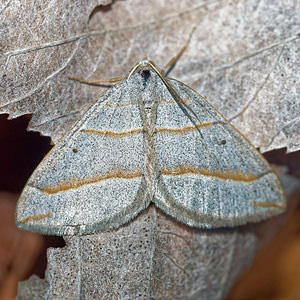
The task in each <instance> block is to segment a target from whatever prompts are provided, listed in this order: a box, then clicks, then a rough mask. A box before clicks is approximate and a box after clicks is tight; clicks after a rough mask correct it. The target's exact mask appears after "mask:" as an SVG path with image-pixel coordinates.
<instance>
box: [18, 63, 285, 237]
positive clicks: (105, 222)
mask: <svg viewBox="0 0 300 300" xmlns="http://www.w3.org/2000/svg"><path fill="white" fill-rule="evenodd" d="M74 149H76V151H74ZM151 201H152V202H154V203H155V204H156V205H157V206H158V207H159V208H161V209H162V210H163V211H164V212H165V213H167V214H169V215H171V216H173V217H174V218H176V219H177V220H178V221H180V222H183V223H184V224H186V225H189V226H194V227H198V228H218V227H226V226H236V225H241V224H246V223H248V222H252V221H253V222H256V221H260V220H263V219H265V218H268V217H270V216H272V215H276V214H279V213H280V212H282V211H283V210H284V207H285V196H284V192H283V190H282V188H281V185H280V182H279V180H278V178H277V176H276V175H275V174H274V173H273V172H272V170H271V168H270V166H269V164H268V163H267V162H266V161H265V160H264V158H263V157H262V156H261V155H260V154H259V152H258V151H257V150H256V149H255V148H254V147H253V146H252V145H251V144H250V143H249V142H248V141H247V140H246V139H245V138H244V137H243V136H242V135H241V134H240V133H239V132H238V131H237V130H236V129H235V128H234V127H232V126H231V125H230V124H229V123H228V122H227V121H226V120H225V119H224V118H223V117H222V116H221V115H220V114H219V113H218V112H217V111H216V110H215V109H214V108H213V107H212V106H211V105H210V104H209V103H208V102H207V101H206V100H205V99H204V98H202V97H201V96H200V95H198V94H197V93H195V92H194V91H193V90H192V89H191V88H189V87H187V86H186V85H184V84H182V83H180V82H178V81H175V80H169V79H167V78H165V77H164V75H163V74H162V73H160V72H159V71H158V69H157V68H156V67H155V66H154V64H153V63H151V62H149V61H148V60H143V61H141V62H140V63H139V64H137V65H136V66H135V68H134V69H133V70H132V71H131V72H130V75H129V76H128V78H127V79H126V80H124V81H122V82H120V83H118V84H116V85H115V86H114V87H112V88H110V89H109V90H107V91H106V92H105V93H103V95H102V96H101V97H100V98H99V99H98V100H97V101H96V102H95V103H93V104H92V105H91V106H90V107H89V109H88V110H87V111H86V112H85V113H84V114H83V115H82V117H81V118H80V119H79V120H78V121H77V122H76V123H75V125H74V126H73V127H72V128H71V129H70V131H68V132H67V134H66V135H65V136H64V137H63V138H62V139H61V141H60V142H59V143H57V145H56V146H55V147H54V148H53V149H52V151H50V153H49V154H48V155H47V156H46V157H45V159H44V160H43V161H42V162H41V163H40V165H39V166H38V168H37V169H36V170H35V172H34V173H33V175H32V176H31V178H30V179H29V181H28V182H27V185H26V186H25V188H24V190H23V192H22V195H21V196H20V199H19V201H18V204H17V210H16V223H17V226H18V227H19V228H22V229H26V230H30V231H36V232H41V233H44V234H54V235H73V234H90V233H94V232H100V231H106V230H110V229H112V228H117V227H119V226H121V225H123V224H125V223H126V222H129V221H130V220H132V219H133V218H134V217H135V216H136V215H137V214H138V213H139V212H140V211H142V210H143V209H145V208H146V207H147V206H148V205H149V203H150V202H151Z"/></svg>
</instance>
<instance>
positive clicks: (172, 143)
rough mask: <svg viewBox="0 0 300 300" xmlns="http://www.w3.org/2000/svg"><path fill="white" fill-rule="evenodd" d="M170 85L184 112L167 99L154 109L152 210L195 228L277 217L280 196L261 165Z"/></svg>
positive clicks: (201, 105) (183, 90)
mask: <svg viewBox="0 0 300 300" xmlns="http://www.w3.org/2000/svg"><path fill="white" fill-rule="evenodd" d="M171 84H172V86H174V90H175V91H176V92H177V93H178V94H179V95H180V97H181V99H182V100H183V101H184V102H185V104H186V105H187V106H188V107H189V108H190V109H189V108H187V107H186V106H185V105H183V104H181V103H176V101H174V99H172V97H171V95H170V93H166V95H165V99H166V101H165V102H164V103H161V104H159V105H158V108H157V119H156V136H155V145H156V156H157V167H158V169H159V170H160V174H158V175H157V176H158V181H157V186H156V197H155V199H154V202H155V203H156V205H157V206H158V207H160V208H161V209H162V210H164V211H165V212H166V213H167V214H169V215H171V216H173V217H175V218H176V219H178V220H179V221H181V222H183V223H185V224H187V225H190V226H195V227H200V228H218V227H223V226H236V225H241V224H246V223H248V222H252V221H253V222H255V221H260V220H263V219H265V218H267V217H270V216H272V215H276V214H279V213H281V212H282V211H283V210H284V208H285V195H284V192H283V190H282V188H281V184H280V182H279V179H278V178H277V176H276V175H275V174H274V173H273V172H272V170H271V168H270V166H269V164H268V163H267V162H266V161H265V159H264V158H263V157H262V156H261V155H260V154H259V152H258V151H257V150H256V149H255V148H254V147H253V146H252V145H251V144H250V143H249V142H248V141H247V140H246V138H244V137H243V136H241V135H240V134H239V133H238V131H237V130H236V129H235V128H233V127H232V126H231V125H230V124H229V123H228V122H227V121H226V120H225V119H224V118H223V117H222V116H221V115H220V114H219V113H218V112H217V111H216V110H215V109H214V108H213V107H212V106H211V105H210V104H209V103H208V102H207V101H206V100H205V99H204V98H202V97H201V96H200V95H198V94H197V93H195V92H194V91H193V90H192V89H190V88H189V87H187V86H185V85H184V84H182V83H180V82H177V81H173V80H172V81H171ZM191 110H192V111H193V112H194V113H192V112H191ZM196 116H197V117H196Z"/></svg>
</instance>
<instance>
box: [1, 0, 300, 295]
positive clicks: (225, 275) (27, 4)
mask: <svg viewBox="0 0 300 300" xmlns="http://www.w3.org/2000/svg"><path fill="white" fill-rule="evenodd" d="M97 5H101V6H99V7H98V8H96V6H97ZM105 5H107V6H105ZM297 5H298V3H297V2H285V3H284V4H283V3H282V2H279V1H278V3H275V2H273V1H272V3H271V2H270V1H260V2H253V1H248V2H247V1H231V2H230V1H199V0H198V1H196V0H194V1H193V0H190V1H178V0H177V1H175V0H172V1H167V2H161V1H158V0H152V1H141V0H140V1H138V0H136V1H133V0H131V1H115V2H112V4H110V5H109V2H108V1H100V0H99V1H96V0H94V1H82V2H79V1H77V2H70V1H41V2H39V1H34V2H33V1H6V2H3V3H2V4H1V7H0V11H1V14H0V24H1V25H0V26H1V27H0V32H1V34H0V45H1V54H2V55H1V57H0V63H1V65H0V78H1V79H2V80H1V84H0V94H1V98H0V111H1V112H2V113H8V114H9V115H10V117H11V118H14V117H17V116H20V115H23V114H28V113H29V114H32V120H31V122H30V125H29V127H30V129H31V130H35V131H39V132H41V133H42V134H43V135H49V136H51V138H52V140H53V141H54V142H57V141H58V139H59V138H60V137H61V136H62V135H63V134H64V133H65V132H66V130H67V129H68V128H69V127H70V125H71V124H72V123H73V122H74V121H75V120H76V119H77V118H78V117H79V116H80V115H81V113H82V111H83V110H84V109H85V108H86V107H87V106H88V105H89V104H90V103H91V102H92V101H93V100H94V99H95V98H96V96H97V95H98V94H99V93H100V91H101V90H103V89H101V88H98V87H92V86H88V85H83V84H80V83H77V82H74V81H70V80H69V79H68V77H69V76H75V77H80V78H85V79H90V80H93V79H94V80H95V79H107V78H112V77H120V76H124V75H126V74H127V73H128V72H129V71H130V69H131V68H132V67H133V66H134V65H135V63H136V62H137V61H139V60H141V59H142V57H143V56H144V55H145V54H146V55H147V56H149V57H150V58H151V59H152V60H153V61H154V62H156V64H157V65H158V66H161V67H163V66H164V65H165V64H166V63H167V62H168V61H169V59H170V58H172V57H174V56H175V55H176V54H177V53H178V51H179V50H180V49H181V48H182V47H183V45H184V44H185V43H186V41H187V38H188V35H189V33H190V32H191V31H192V28H193V27H196V30H195V32H194V34H193V36H192V39H191V41H190V43H189V47H188V49H187V50H186V51H185V53H184V54H183V55H182V57H181V58H180V60H179V61H178V63H177V65H176V68H174V69H173V70H172V73H171V74H170V75H171V77H174V78H176V79H178V80H181V81H183V82H185V83H186V84H188V85H189V86H191V87H192V88H194V89H195V90H196V91H198V92H199V93H200V94H201V95H203V96H205V97H206V98H207V99H208V100H209V102H211V103H212V104H213V105H214V106H215V107H216V108H217V109H218V110H219V111H220V112H221V113H222V114H223V115H224V116H225V117H227V118H228V119H229V120H231V121H232V123H233V124H234V125H235V126H236V127H237V128H238V129H239V130H240V131H241V132H242V133H243V134H244V135H246V136H247V137H248V138H249V140H250V141H251V142H252V143H253V144H254V145H255V146H256V147H260V149H261V150H263V151H267V150H271V149H276V148H281V147H287V149H288V151H296V150H298V149H299V140H300V138H299V132H300V130H299V129H300V117H299V99H297V93H299V86H297V84H298V82H299V77H300V71H299V70H300V61H299V54H298V53H297V52H298V51H299V45H300V37H299V33H300V15H299V13H297V11H298V10H299V7H298V8H297ZM298 85H299V84H298ZM83 201H84V199H83ZM274 222H275V223H274V224H275V225H274V231H275V230H276V220H274ZM138 233H139V234H140V235H138ZM145 234H148V236H145ZM137 236H139V237H137ZM131 240H132V244H131V246H130V241H131ZM185 240H186V241H187V243H186V242H185ZM121 242H122V243H123V244H122V246H120V245H121V244H120V243H121ZM68 243H69V244H68V247H67V248H66V249H65V250H64V251H63V252H61V250H51V251H50V252H49V253H50V254H49V267H48V272H47V279H48V281H49V285H50V288H49V289H48V290H47V293H48V294H49V295H50V294H51V295H55V294H56V293H59V295H65V294H66V293H68V292H69V293H71V294H70V295H75V298H76V295H78V294H76V293H78V291H80V293H82V295H81V296H82V299H84V296H85V295H86V297H88V296H87V295H88V293H90V294H91V295H95V297H96V298H99V297H100V295H101V293H104V292H106V293H114V295H118V293H119V294H120V295H121V296H120V297H122V299H126V297H125V295H128V298H130V297H131V298H132V297H133V298H135V299H136V298H137V297H136V295H137V293H138V292H139V293H141V294H142V295H148V296H149V295H151V296H153V297H158V296H161V295H165V296H166V298H168V297H171V298H172V297H177V295H178V297H179V295H186V294H184V293H186V292H187V293H189V295H190V298H191V299H198V298H199V293H201V299H220V298H222V297H224V296H225V295H226V293H227V292H228V289H229V287H230V286H231V285H232V283H233V281H234V280H235V278H236V277H237V276H238V274H240V273H241V272H242V271H243V270H244V269H245V268H246V267H247V265H248V264H249V263H250V262H251V258H252V256H253V253H254V251H255V248H256V245H257V244H258V243H259V238H258V237H257V236H256V234H255V231H253V230H252V229H251V226H249V227H246V228H238V229H236V230H226V231H200V230H198V231H197V230H194V229H191V228H187V227H184V226H183V225H180V224H178V223H177V222H176V221H174V220H172V219H170V218H168V217H166V216H165V215H164V214H162V213H161V212H160V211H158V210H157V209H155V208H154V207H151V208H150V209H148V210H146V211H145V212H144V213H143V214H141V215H139V216H138V217H137V218H136V219H135V220H134V221H133V222H131V223H129V224H128V225H126V226H124V227H121V228H119V229H118V230H116V231H113V232H108V233H103V234H99V235H94V236H87V237H81V238H79V237H73V238H69V240H68ZM101 245H103V248H102V250H101V248H100V246H101ZM119 247H120V248H119ZM132 247H133V248H132ZM145 247H146V248H145ZM178 248H182V249H181V250H182V251H178V250H180V249H178ZM129 249H130V251H129ZM74 255H75V256H74ZM60 272H61V273H60ZM68 272H69V274H68ZM59 276H62V277H63V278H64V280H62V279H61V278H60V277H59ZM109 276H111V277H109ZM167 276H169V277H167ZM105 280H107V282H108V286H105V287H104V286H102V283H103V282H104V281H105ZM164 280H165V281H164ZM35 287H36V285H35ZM27 288H28V286H27ZM42 289H46V288H45V284H44V283H43V286H42ZM162 293H164V294H162ZM22 294H23V293H22V291H21V290H20V291H19V295H22ZM129 295H131V296H129ZM132 295H133V296H132ZM100 298H101V297H100ZM141 298H143V296H141ZM53 299H55V296H53ZM60 299H61V298H60Z"/></svg>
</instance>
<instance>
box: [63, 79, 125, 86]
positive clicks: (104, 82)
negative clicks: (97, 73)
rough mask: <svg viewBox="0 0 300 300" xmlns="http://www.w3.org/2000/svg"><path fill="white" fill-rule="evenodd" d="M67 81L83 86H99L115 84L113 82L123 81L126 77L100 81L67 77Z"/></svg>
mask: <svg viewBox="0 0 300 300" xmlns="http://www.w3.org/2000/svg"><path fill="white" fill-rule="evenodd" d="M69 79H71V80H74V81H78V82H81V83H85V84H90V85H99V86H101V85H105V84H110V83H115V82H119V81H122V80H125V79H126V77H116V78H110V79H102V80H84V79H81V78H76V77H69Z"/></svg>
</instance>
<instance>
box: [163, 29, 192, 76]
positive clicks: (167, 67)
mask: <svg viewBox="0 0 300 300" xmlns="http://www.w3.org/2000/svg"><path fill="white" fill-rule="evenodd" d="M195 30H196V26H195V27H193V29H192V31H191V32H190V34H189V37H188V39H187V41H186V43H185V45H184V46H183V47H182V48H181V50H180V51H179V52H178V54H177V55H176V56H175V57H173V58H172V59H171V60H170V61H169V62H168V63H167V64H166V65H165V67H164V68H163V69H162V70H161V72H160V73H161V74H162V75H163V76H166V74H168V73H170V71H171V70H172V69H173V68H174V66H175V64H176V62H177V61H178V59H179V58H180V56H181V55H182V53H183V52H184V51H185V50H186V48H187V47H188V45H189V43H190V41H191V39H192V35H193V33H194V32H195Z"/></svg>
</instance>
